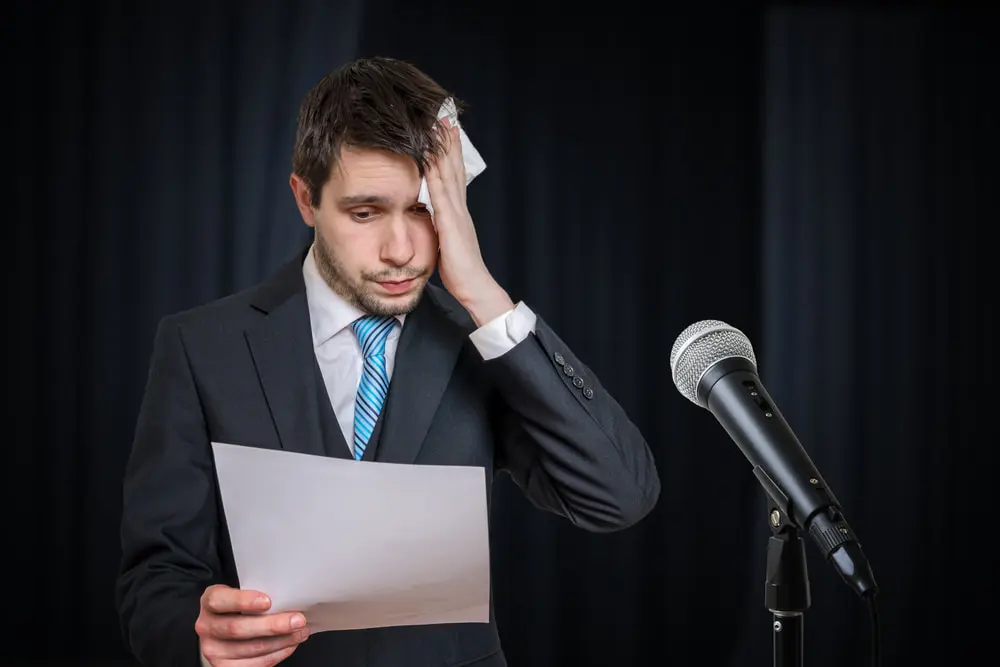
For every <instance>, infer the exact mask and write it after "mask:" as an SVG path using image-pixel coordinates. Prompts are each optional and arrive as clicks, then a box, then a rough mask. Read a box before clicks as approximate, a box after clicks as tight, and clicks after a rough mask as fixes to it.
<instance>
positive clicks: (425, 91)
mask: <svg viewBox="0 0 1000 667" xmlns="http://www.w3.org/2000/svg"><path fill="white" fill-rule="evenodd" d="M448 97H451V98H453V99H454V101H455V105H456V108H457V109H458V110H459V111H462V110H463V106H464V105H463V103H462V101H461V100H459V99H458V98H457V97H455V96H454V95H452V94H451V93H450V92H448V91H446V90H445V89H444V88H442V87H441V86H440V85H439V84H438V83H437V82H436V81H434V80H433V79H431V78H430V77H429V76H427V75H426V74H424V73H423V72H421V71H420V70H419V69H417V68H416V67H415V66H414V65H411V64H410V63H406V62H403V61H400V60H396V59H394V58H387V57H372V58H361V59H359V60H355V61H353V62H350V63H347V64H346V65H343V66H341V67H339V68H337V69H335V70H334V71H332V72H330V73H329V74H327V75H326V76H325V77H323V78H322V79H320V81H319V82H318V83H317V84H316V85H315V86H313V88H312V89H311V90H310V91H309V92H308V93H306V95H305V97H304V98H303V100H302V106H301V108H300V110H299V122H298V130H297V132H296V136H295V148H294V150H293V152H292V170H293V171H294V172H295V173H296V174H298V175H299V176H300V177H301V178H302V179H303V180H305V182H306V184H307V185H308V186H309V192H310V198H311V200H312V205H313V206H319V204H320V198H321V194H322V190H323V185H325V184H326V181H327V179H329V178H330V175H331V174H332V171H333V167H334V166H335V165H336V164H337V162H338V160H339V156H340V150H341V148H342V147H344V146H352V147H357V148H381V149H385V150H388V151H392V152H393V153H397V154H399V155H405V156H408V157H411V158H413V160H414V161H415V162H416V163H417V166H418V168H419V170H420V174H421V176H423V173H424V168H425V167H426V164H427V159H428V158H429V157H431V156H434V155H438V154H439V153H440V151H441V142H440V139H439V137H438V135H437V133H436V132H435V131H434V129H433V127H434V121H435V120H436V119H437V113H438V109H440V107H441V104H442V103H443V102H444V101H445V99H447V98H448Z"/></svg>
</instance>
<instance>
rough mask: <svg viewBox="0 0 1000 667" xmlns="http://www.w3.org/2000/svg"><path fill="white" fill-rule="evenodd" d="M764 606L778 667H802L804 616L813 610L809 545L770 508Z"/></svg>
mask: <svg viewBox="0 0 1000 667" xmlns="http://www.w3.org/2000/svg"><path fill="white" fill-rule="evenodd" d="M768 525H769V526H770V527H771V533H772V535H771V537H770V538H769V539H768V542H767V579H766V582H765V588H764V602H765V605H766V606H767V609H768V610H769V611H770V612H771V613H772V614H773V617H774V622H773V623H772V625H771V628H772V631H773V645H774V667H802V654H803V648H804V642H803V633H802V621H803V617H802V614H803V612H805V610H806V609H808V608H809V604H810V602H811V600H810V594H809V571H808V568H807V566H806V550H805V543H804V542H803V541H802V537H801V536H800V534H799V529H798V527H797V526H796V525H795V524H794V523H792V522H791V521H789V520H788V519H787V517H786V516H785V514H784V512H782V511H780V510H778V509H777V508H775V507H769V510H768Z"/></svg>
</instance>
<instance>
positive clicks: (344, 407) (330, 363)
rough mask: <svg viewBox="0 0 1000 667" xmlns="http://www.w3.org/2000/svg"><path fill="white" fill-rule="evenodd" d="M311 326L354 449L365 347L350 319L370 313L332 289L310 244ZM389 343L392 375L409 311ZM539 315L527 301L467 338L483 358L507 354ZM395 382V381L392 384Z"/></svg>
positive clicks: (306, 273)
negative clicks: (324, 277)
mask: <svg viewBox="0 0 1000 667" xmlns="http://www.w3.org/2000/svg"><path fill="white" fill-rule="evenodd" d="M302 276H303V278H304V279H305V284H306V300H307V301H308V304H309V320H310V324H311V326H312V339H313V349H314V351H315V353H316V361H317V362H318V363H319V368H320V371H321V372H322V374H323V381H324V383H325V384H326V393H327V395H328V396H329V397H330V403H331V404H332V406H333V412H334V414H336V415H337V422H338V423H339V424H340V429H341V431H343V433H344V440H345V441H346V442H347V445H348V447H350V448H351V450H352V451H353V449H354V400H355V396H356V394H357V391H358V384H359V383H360V382H361V371H362V367H363V359H362V357H361V346H360V344H359V343H358V338H357V336H355V335H354V331H353V330H352V329H351V327H350V324H351V323H352V322H353V321H354V320H356V319H358V318H359V317H363V316H364V315H366V313H364V312H363V311H361V310H359V309H358V308H356V307H355V306H353V305H351V304H350V303H348V302H347V301H345V300H344V299H343V298H342V297H341V296H340V295H338V294H337V293H336V292H334V291H333V290H332V289H330V286H329V285H327V284H326V281H325V280H323V277H322V276H321V275H320V274H319V270H318V269H317V268H316V260H315V258H314V257H313V249H312V248H310V249H309V252H308V253H307V254H306V258H305V261H304V262H303V264H302ZM396 319H398V320H399V326H397V327H393V330H392V332H391V333H390V334H389V337H388V339H387V340H386V343H385V367H386V371H387V372H388V374H389V379H390V382H391V379H392V369H393V367H394V366H395V358H396V348H397V346H398V344H399V336H400V334H401V333H402V328H403V326H405V324H406V316H405V315H398V316H397V318H396ZM535 321H536V316H535V314H534V313H533V312H532V311H531V309H529V308H528V306H526V305H525V304H524V303H523V302H521V303H518V304H517V306H516V307H515V308H513V309H512V310H509V311H507V312H506V313H503V314H501V315H499V316H498V317H496V318H495V319H493V320H491V321H490V322H487V323H486V324H484V325H483V326H481V327H480V328H478V329H476V330H475V331H473V332H472V333H471V334H470V335H469V338H470V339H471V340H472V343H473V344H474V345H475V346H476V349H477V350H479V353H480V354H481V355H482V356H483V359H484V360H488V359H494V358H496V357H499V356H501V355H503V354H505V353H506V352H507V351H509V350H510V349H511V348H513V347H514V346H515V345H517V344H518V343H520V342H521V341H522V340H524V339H525V338H526V337H527V336H528V334H529V333H533V332H534V330H535ZM390 386H391V385H390Z"/></svg>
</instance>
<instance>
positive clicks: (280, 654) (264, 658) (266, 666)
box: [215, 646, 298, 667]
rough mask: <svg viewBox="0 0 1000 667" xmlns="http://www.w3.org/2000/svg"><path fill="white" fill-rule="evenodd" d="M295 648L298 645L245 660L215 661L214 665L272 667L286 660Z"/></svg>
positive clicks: (218, 666)
mask: <svg viewBox="0 0 1000 667" xmlns="http://www.w3.org/2000/svg"><path fill="white" fill-rule="evenodd" d="M296 648H298V647H297V646H292V647H290V648H283V649H281V650H280V651H275V652H274V653H268V654H267V655H261V656H257V657H256V658H249V659H247V660H236V661H232V660H222V661H220V662H217V663H215V667H274V666H275V665H277V664H278V663H280V662H282V661H284V660H287V659H288V657H289V656H290V655H292V654H293V653H295V649H296Z"/></svg>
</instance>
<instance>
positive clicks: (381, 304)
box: [313, 233, 427, 316]
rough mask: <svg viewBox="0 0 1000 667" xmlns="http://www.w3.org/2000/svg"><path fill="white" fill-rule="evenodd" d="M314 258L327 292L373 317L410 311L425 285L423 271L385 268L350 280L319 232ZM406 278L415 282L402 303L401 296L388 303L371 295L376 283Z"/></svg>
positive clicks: (415, 305)
mask: <svg viewBox="0 0 1000 667" xmlns="http://www.w3.org/2000/svg"><path fill="white" fill-rule="evenodd" d="M313 256H314V258H315V260H316V268H317V269H318V270H319V274H320V275H321V276H322V277H323V280H325V281H326V284H327V285H329V286H330V289H332V290H333V291H334V292H335V293H336V294H337V295H338V296H340V297H341V298H342V299H344V300H345V301H347V302H348V303H350V304H351V305H352V306H354V307H355V308H358V309H359V310H362V311H364V312H366V313H371V314H372V315H385V316H395V315H406V314H408V313H411V312H413V309H414V308H416V307H417V303H418V302H419V301H420V297H421V295H423V293H424V288H425V287H426V285H427V277H426V275H425V274H426V271H425V270H423V269H418V268H414V267H403V268H399V269H386V270H385V271H380V272H378V273H362V274H361V278H360V279H358V280H353V279H352V278H351V277H350V275H349V273H348V272H347V269H345V268H344V265H343V264H341V262H340V260H339V259H338V258H337V256H336V255H334V253H333V252H332V251H331V250H330V248H329V247H327V245H326V242H325V241H324V240H323V237H322V236H320V234H319V233H317V234H316V238H315V243H314V244H313ZM407 278H416V279H417V280H416V286H415V289H414V290H413V292H411V293H410V294H409V295H407V296H406V298H405V301H403V300H400V299H402V298H403V297H399V298H396V299H393V300H391V301H390V300H388V299H385V298H384V297H381V296H379V295H377V294H375V293H374V289H375V287H374V282H375V281H378V280H400V279H407Z"/></svg>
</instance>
